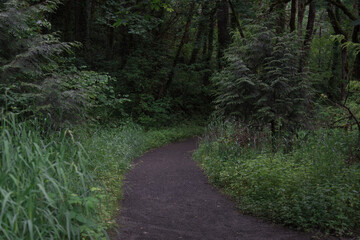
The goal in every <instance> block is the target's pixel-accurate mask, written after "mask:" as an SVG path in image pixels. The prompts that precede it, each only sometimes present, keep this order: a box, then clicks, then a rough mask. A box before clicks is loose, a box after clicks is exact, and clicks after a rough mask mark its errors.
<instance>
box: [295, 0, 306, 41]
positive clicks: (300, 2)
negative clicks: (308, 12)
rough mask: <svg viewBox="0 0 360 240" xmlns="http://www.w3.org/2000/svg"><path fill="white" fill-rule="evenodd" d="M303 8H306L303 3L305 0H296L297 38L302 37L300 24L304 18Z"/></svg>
mask: <svg viewBox="0 0 360 240" xmlns="http://www.w3.org/2000/svg"><path fill="white" fill-rule="evenodd" d="M305 9H306V5H305V0H298V26H297V27H298V35H299V40H301V39H302V38H303V32H302V25H303V20H304V15H305Z"/></svg>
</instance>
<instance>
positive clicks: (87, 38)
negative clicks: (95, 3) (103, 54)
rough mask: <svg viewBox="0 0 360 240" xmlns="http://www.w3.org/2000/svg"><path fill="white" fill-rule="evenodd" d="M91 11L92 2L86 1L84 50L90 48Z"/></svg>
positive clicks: (90, 0)
mask: <svg viewBox="0 0 360 240" xmlns="http://www.w3.org/2000/svg"><path fill="white" fill-rule="evenodd" d="M91 9H92V0H86V3H85V11H86V21H85V25H86V28H85V48H86V49H89V48H90V24H91Z"/></svg>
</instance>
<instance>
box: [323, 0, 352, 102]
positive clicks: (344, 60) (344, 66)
mask: <svg viewBox="0 0 360 240" xmlns="http://www.w3.org/2000/svg"><path fill="white" fill-rule="evenodd" d="M336 10H337V12H336V15H335V13H334V12H333V10H332V8H331V5H330V3H328V6H327V12H328V16H329V19H330V22H331V25H332V27H333V29H334V31H335V34H341V35H343V36H344V39H343V40H342V42H341V43H345V42H347V41H348V36H347V34H346V32H345V31H344V30H343V29H342V27H341V24H340V23H339V21H338V16H339V14H338V9H336ZM348 72H349V66H348V52H347V49H346V48H341V78H342V81H341V86H340V89H341V99H345V97H346V86H347V80H348Z"/></svg>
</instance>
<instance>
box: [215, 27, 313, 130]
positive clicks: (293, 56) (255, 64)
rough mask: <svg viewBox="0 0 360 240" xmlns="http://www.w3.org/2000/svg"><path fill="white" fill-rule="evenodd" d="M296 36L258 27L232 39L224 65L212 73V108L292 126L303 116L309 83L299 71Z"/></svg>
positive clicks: (263, 122)
mask: <svg viewBox="0 0 360 240" xmlns="http://www.w3.org/2000/svg"><path fill="white" fill-rule="evenodd" d="M298 42H299V41H297V40H296V36H295V35H292V34H285V35H283V36H275V34H274V33H273V32H272V31H270V30H268V29H266V28H265V27H260V28H258V29H256V32H255V33H254V34H253V35H252V38H250V39H249V40H247V41H246V42H244V41H241V42H239V41H234V44H233V45H232V46H231V47H230V48H229V49H228V51H227V52H226V60H227V62H228V65H227V67H226V68H225V69H224V70H223V71H221V72H220V73H218V74H217V75H215V76H214V77H213V78H212V81H213V82H214V84H215V86H216V89H217V91H216V100H215V104H216V112H215V113H216V114H217V115H221V116H223V117H226V118H228V117H229V118H233V117H235V118H236V119H237V120H240V121H244V122H247V123H251V122H256V123H257V124H260V125H266V124H268V123H274V122H276V123H277V124H278V126H277V127H278V128H287V129H293V128H295V127H298V126H300V125H299V124H301V123H303V121H302V120H303V119H304V117H305V116H306V114H305V113H306V111H307V103H308V101H309V99H311V96H310V95H309V93H310V92H311V91H310V89H311V88H310V86H309V83H308V80H307V74H306V72H298V68H297V66H298V64H299V59H300V56H301V54H300V53H301V52H300V50H299V49H300V47H299V46H298Z"/></svg>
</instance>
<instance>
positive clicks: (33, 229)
mask: <svg viewBox="0 0 360 240" xmlns="http://www.w3.org/2000/svg"><path fill="white" fill-rule="evenodd" d="M34 124H36V125H37V127H35V126H34ZM0 134H1V135H0V138H1V141H0V142H1V144H0V155H1V159H2V160H1V162H0V176H1V177H0V195H1V197H0V206H1V208H0V209H1V211H0V235H1V236H2V237H1V238H2V239H8V240H15V239H19V240H20V239H83V238H84V237H90V238H92V239H102V238H103V237H104V236H105V235H104V233H103V228H102V227H101V224H99V218H98V216H97V210H96V206H97V204H98V203H99V202H100V201H101V200H102V198H103V197H104V196H103V195H100V194H98V193H97V192H95V191H93V190H92V188H91V187H92V186H94V182H93V181H92V177H91V174H90V173H89V171H88V169H87V161H88V157H87V155H86V152H85V151H84V149H83V147H82V146H81V145H80V143H78V142H76V141H74V139H73V138H72V137H73V136H72V133H71V131H63V132H59V133H52V134H46V133H45V132H44V129H42V128H41V124H40V123H39V122H35V123H30V122H24V123H17V122H16V121H15V120H14V119H9V120H2V122H1V128H0Z"/></svg>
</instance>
